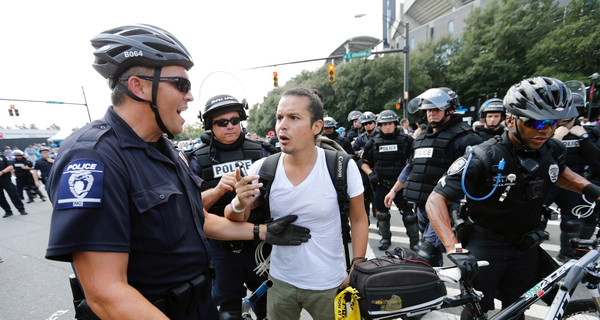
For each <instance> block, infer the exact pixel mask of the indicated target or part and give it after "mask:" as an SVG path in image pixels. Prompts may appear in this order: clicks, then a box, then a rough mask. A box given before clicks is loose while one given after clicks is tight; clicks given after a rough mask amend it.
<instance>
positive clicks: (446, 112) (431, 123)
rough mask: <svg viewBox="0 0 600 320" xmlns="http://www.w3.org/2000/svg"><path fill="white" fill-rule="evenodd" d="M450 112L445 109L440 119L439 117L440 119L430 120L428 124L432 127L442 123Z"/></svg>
mask: <svg viewBox="0 0 600 320" xmlns="http://www.w3.org/2000/svg"><path fill="white" fill-rule="evenodd" d="M451 114H452V112H450V111H448V110H445V111H444V117H443V118H442V119H440V121H431V122H429V125H430V126H431V127H432V128H436V127H438V126H439V125H440V124H442V123H444V121H446V119H447V118H448V116H450V115H451Z"/></svg>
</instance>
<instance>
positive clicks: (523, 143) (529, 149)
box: [506, 117, 537, 154]
mask: <svg viewBox="0 0 600 320" xmlns="http://www.w3.org/2000/svg"><path fill="white" fill-rule="evenodd" d="M517 120H518V118H516V117H512V119H511V121H514V122H515V129H514V130H513V129H512V128H510V127H506V130H508V131H510V133H512V134H513V136H515V138H517V140H519V142H520V143H521V148H523V151H524V152H525V153H526V154H527V153H534V152H537V150H534V149H531V148H530V147H529V146H528V145H526V144H525V142H523V138H522V137H521V134H520V133H519V126H518V125H517Z"/></svg>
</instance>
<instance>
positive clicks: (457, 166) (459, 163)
mask: <svg viewBox="0 0 600 320" xmlns="http://www.w3.org/2000/svg"><path fill="white" fill-rule="evenodd" d="M466 164H467V159H465V158H462V157H461V158H458V159H456V160H455V161H454V162H453V163H452V165H451V166H450V168H448V175H449V176H451V175H455V174H457V173H461V172H462V171H463V169H464V168H465V165H466Z"/></svg>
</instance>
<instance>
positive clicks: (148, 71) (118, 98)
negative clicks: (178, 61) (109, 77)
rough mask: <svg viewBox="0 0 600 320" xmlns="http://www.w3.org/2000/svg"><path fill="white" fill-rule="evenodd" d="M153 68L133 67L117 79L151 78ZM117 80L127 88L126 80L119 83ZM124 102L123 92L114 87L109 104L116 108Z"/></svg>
mask: <svg viewBox="0 0 600 320" xmlns="http://www.w3.org/2000/svg"><path fill="white" fill-rule="evenodd" d="M153 70H154V69H153V68H149V67H142V66H134V67H131V68H129V69H127V70H126V71H125V72H123V74H122V75H121V76H120V77H119V79H129V77H131V76H148V77H153V76H154V75H153V74H152V71H153ZM119 79H117V81H119V82H120V83H121V84H123V85H124V86H125V88H127V80H124V81H121V80H119ZM124 101H125V91H123V89H121V87H120V86H115V87H114V88H113V90H112V93H111V94H110V102H111V103H112V105H113V106H118V105H120V104H122V103H123V102H124Z"/></svg>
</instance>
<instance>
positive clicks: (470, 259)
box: [448, 249, 479, 286]
mask: <svg viewBox="0 0 600 320" xmlns="http://www.w3.org/2000/svg"><path fill="white" fill-rule="evenodd" d="M463 250H464V249H463ZM465 251H466V250H465ZM448 259H450V261H452V262H454V264H455V265H456V266H457V267H458V268H459V269H460V279H461V280H462V281H464V283H465V285H466V286H471V284H472V283H473V279H475V276H477V273H479V266H478V265H477V259H476V258H475V256H473V255H471V254H469V253H468V251H467V252H464V253H458V252H453V253H449V254H448Z"/></svg>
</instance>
